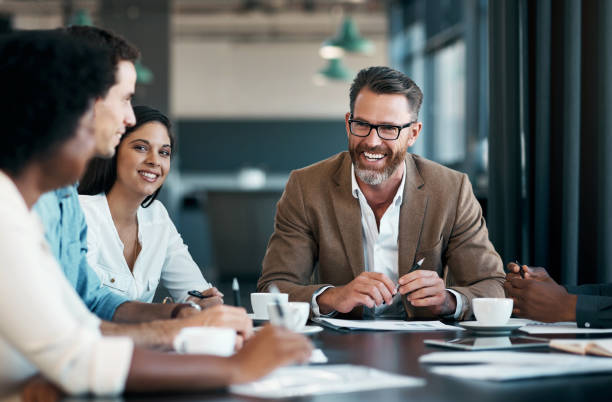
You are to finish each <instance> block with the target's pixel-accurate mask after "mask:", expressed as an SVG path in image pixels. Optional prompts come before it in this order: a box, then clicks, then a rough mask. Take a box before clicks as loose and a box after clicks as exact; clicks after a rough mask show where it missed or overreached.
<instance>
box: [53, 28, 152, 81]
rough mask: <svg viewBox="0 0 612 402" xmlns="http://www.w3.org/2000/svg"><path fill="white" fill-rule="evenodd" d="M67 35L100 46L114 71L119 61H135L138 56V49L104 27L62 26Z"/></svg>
mask: <svg viewBox="0 0 612 402" xmlns="http://www.w3.org/2000/svg"><path fill="white" fill-rule="evenodd" d="M63 29H64V30H65V31H66V32H67V33H68V34H69V35H71V36H74V37H77V38H80V39H82V40H84V41H87V42H89V43H91V44H92V45H95V46H100V47H102V48H104V49H106V51H107V52H108V53H109V57H110V61H111V63H112V65H113V67H114V68H115V72H116V71H117V68H118V66H119V62H121V61H130V62H132V63H134V62H136V60H138V58H140V51H139V50H138V48H136V46H134V45H132V44H131V43H130V42H128V41H127V40H126V39H124V38H123V37H122V36H120V35H117V34H116V33H114V32H111V31H109V30H106V29H102V28H98V27H91V26H83V25H73V26H70V27H68V28H63Z"/></svg>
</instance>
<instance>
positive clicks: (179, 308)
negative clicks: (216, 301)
mask: <svg viewBox="0 0 612 402" xmlns="http://www.w3.org/2000/svg"><path fill="white" fill-rule="evenodd" d="M199 311H202V307H200V306H199V305H198V304H196V303H194V302H192V301H191V300H188V301H187V302H185V303H180V304H177V305H176V306H175V307H174V308H173V309H172V313H170V318H180V317H188V316H190V315H192V314H195V313H196V312H199Z"/></svg>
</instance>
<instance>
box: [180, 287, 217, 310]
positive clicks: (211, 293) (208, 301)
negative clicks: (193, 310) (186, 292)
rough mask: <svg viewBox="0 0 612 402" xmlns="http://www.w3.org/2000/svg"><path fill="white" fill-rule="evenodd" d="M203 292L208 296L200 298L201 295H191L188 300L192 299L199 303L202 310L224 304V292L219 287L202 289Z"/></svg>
mask: <svg viewBox="0 0 612 402" xmlns="http://www.w3.org/2000/svg"><path fill="white" fill-rule="evenodd" d="M201 293H202V294H203V295H204V296H206V297H205V298H203V299H200V298H199V297H194V296H189V297H188V298H187V300H191V301H192V302H194V303H196V304H198V305H199V306H200V307H202V310H205V309H207V308H209V307H213V306H217V305H219V304H223V293H221V292H219V290H218V289H217V288H215V287H212V288H209V289H206V290H204V291H202V292H201Z"/></svg>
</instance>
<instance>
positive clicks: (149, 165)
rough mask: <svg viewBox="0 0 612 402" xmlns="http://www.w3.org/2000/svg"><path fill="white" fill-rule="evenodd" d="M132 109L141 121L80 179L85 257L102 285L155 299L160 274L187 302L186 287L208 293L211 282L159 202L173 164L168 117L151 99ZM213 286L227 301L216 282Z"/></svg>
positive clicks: (175, 295) (131, 296) (176, 296)
mask: <svg viewBox="0 0 612 402" xmlns="http://www.w3.org/2000/svg"><path fill="white" fill-rule="evenodd" d="M134 114H135V116H136V125H135V126H134V127H130V128H129V129H128V130H127V131H126V134H125V135H124V136H123V137H122V138H121V141H120V143H119V145H118V146H117V152H116V153H115V156H114V157H113V158H112V159H95V160H94V161H92V163H91V164H90V166H89V167H88V169H87V172H86V173H85V176H84V177H83V180H82V181H81V183H80V186H79V193H80V194H81V196H80V197H79V198H80V201H81V205H82V207H83V211H84V213H85V217H86V219H87V225H88V233H87V245H88V253H87V258H88V260H89V263H90V265H91V266H92V268H93V269H94V270H95V271H96V273H97V274H98V276H99V277H100V281H101V282H102V284H103V285H105V286H107V287H108V288H109V289H111V290H112V291H114V292H116V293H119V294H121V295H123V296H126V297H127V298H129V299H132V300H137V301H142V302H151V301H152V300H153V296H154V294H155V290H156V289H157V285H158V284H159V282H160V281H161V283H162V284H163V285H164V286H165V287H166V288H167V289H168V291H169V292H170V294H171V295H172V297H173V298H174V299H175V300H178V301H184V300H186V299H187V298H188V295H187V292H188V291H189V290H192V289H198V290H201V291H203V292H204V291H206V290H208V289H211V285H210V284H209V283H208V282H207V281H206V280H205V279H204V277H203V276H202V273H201V272H200V269H199V268H198V266H197V265H196V264H195V262H194V261H193V259H192V258H191V255H190V254H189V252H188V250H187V246H186V245H185V244H184V243H183V240H182V238H181V236H180V235H179V233H178V232H177V230H176V228H175V226H174V224H173V223H172V221H171V220H170V217H169V216H168V212H167V211H166V209H165V208H164V206H163V205H162V203H161V202H159V201H156V198H157V194H158V193H159V190H160V188H161V186H162V184H163V183H164V180H165V179H166V177H167V175H168V172H169V170H170V160H171V158H172V149H173V147H174V138H173V136H172V133H171V131H170V129H171V125H170V121H169V120H168V118H167V117H166V116H164V115H163V114H162V113H160V112H159V111H157V110H155V109H152V108H149V107H147V106H135V107H134ZM209 293H210V294H212V295H213V296H214V297H213V299H212V300H216V301H217V302H221V301H222V300H221V298H220V297H219V295H220V294H218V293H217V291H216V290H215V289H214V288H212V289H211V290H208V293H206V294H209ZM212 300H207V302H208V303H210V302H211V301H212ZM194 301H197V300H194Z"/></svg>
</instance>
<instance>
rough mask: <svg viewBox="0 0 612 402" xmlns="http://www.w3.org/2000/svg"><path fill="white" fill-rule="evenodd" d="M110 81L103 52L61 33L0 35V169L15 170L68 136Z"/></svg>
mask: <svg viewBox="0 0 612 402" xmlns="http://www.w3.org/2000/svg"><path fill="white" fill-rule="evenodd" d="M113 82H114V74H113V67H112V65H111V64H110V63H109V57H108V52H106V51H104V50H103V49H100V48H98V47H95V46H92V45H90V44H88V43H85V42H83V41H81V40H79V39H76V38H72V37H70V36H68V35H66V34H65V33H63V32H60V31H57V30H53V31H46V30H45V31H21V32H14V33H11V34H7V35H2V36H0V88H2V93H1V96H0V110H1V111H2V115H3V118H2V126H3V127H2V130H3V131H4V135H3V144H2V146H0V169H3V170H5V171H7V172H9V173H11V174H14V175H17V174H19V173H20V172H21V171H22V169H23V168H25V167H26V165H27V164H28V163H29V162H31V161H33V160H37V159H38V160H40V159H42V158H44V157H46V156H48V154H49V153H50V152H52V149H53V148H54V147H59V146H61V145H62V144H63V143H65V142H66V141H68V140H69V139H70V138H72V136H74V134H75V130H76V128H77V127H78V123H79V120H80V119H81V117H82V116H83V114H84V113H85V112H86V111H87V110H88V108H89V107H90V105H91V103H92V101H93V100H94V99H96V98H98V97H99V96H101V95H102V94H103V93H104V92H105V91H106V90H107V88H108V87H109V86H110V85H112V83H113Z"/></svg>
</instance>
